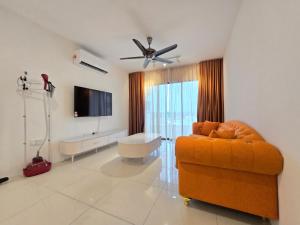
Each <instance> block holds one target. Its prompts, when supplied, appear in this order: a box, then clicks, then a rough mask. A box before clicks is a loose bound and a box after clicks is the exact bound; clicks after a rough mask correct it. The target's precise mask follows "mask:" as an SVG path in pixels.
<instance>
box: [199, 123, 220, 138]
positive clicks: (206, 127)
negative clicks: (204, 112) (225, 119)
mask: <svg viewBox="0 0 300 225" xmlns="http://www.w3.org/2000/svg"><path fill="white" fill-rule="evenodd" d="M219 124H220V123H219V122H210V121H205V122H204V123H203V126H202V129H201V134H202V135H205V136H208V135H209V134H210V132H211V131H212V130H217V129H218V127H219Z"/></svg>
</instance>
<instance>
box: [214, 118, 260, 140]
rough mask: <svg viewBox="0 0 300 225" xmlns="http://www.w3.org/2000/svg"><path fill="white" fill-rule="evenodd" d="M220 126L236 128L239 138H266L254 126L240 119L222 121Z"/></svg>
mask: <svg viewBox="0 0 300 225" xmlns="http://www.w3.org/2000/svg"><path fill="white" fill-rule="evenodd" d="M219 128H225V129H226V128H231V129H234V130H235V134H236V136H237V139H243V140H247V141H252V140H257V141H264V138H263V137H262V136H261V135H260V134H259V133H258V132H257V131H256V130H255V129H253V128H252V127H250V126H249V125H247V124H246V123H243V122H241V121H238V120H230V121H226V122H224V123H221V124H220V126H219Z"/></svg>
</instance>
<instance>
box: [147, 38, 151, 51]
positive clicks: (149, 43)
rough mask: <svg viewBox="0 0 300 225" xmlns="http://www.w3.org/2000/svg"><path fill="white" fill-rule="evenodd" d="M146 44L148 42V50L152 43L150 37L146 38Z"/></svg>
mask: <svg viewBox="0 0 300 225" xmlns="http://www.w3.org/2000/svg"><path fill="white" fill-rule="evenodd" d="M147 42H148V45H149V48H150V45H151V43H152V37H150V36H148V37H147Z"/></svg>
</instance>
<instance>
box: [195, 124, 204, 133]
mask: <svg viewBox="0 0 300 225" xmlns="http://www.w3.org/2000/svg"><path fill="white" fill-rule="evenodd" d="M202 126H203V123H202V122H195V123H193V134H199V135H200V134H201V129H202Z"/></svg>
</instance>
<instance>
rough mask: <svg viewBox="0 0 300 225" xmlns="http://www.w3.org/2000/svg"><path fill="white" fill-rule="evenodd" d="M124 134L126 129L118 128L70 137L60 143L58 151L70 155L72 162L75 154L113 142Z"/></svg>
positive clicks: (126, 133) (126, 134)
mask: <svg viewBox="0 0 300 225" xmlns="http://www.w3.org/2000/svg"><path fill="white" fill-rule="evenodd" d="M126 136H128V132H127V130H126V129H118V130H110V131H104V132H99V133H95V134H90V135H83V136H78V137H72V138H68V139H65V140H63V141H62V142H61V143H60V152H61V153H62V154H64V155H67V156H71V158H72V162H74V156H75V155H78V154H80V153H84V152H87V151H90V150H93V149H97V148H100V147H103V146H105V145H109V144H112V143H115V142H117V141H118V139H119V138H122V137H126Z"/></svg>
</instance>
